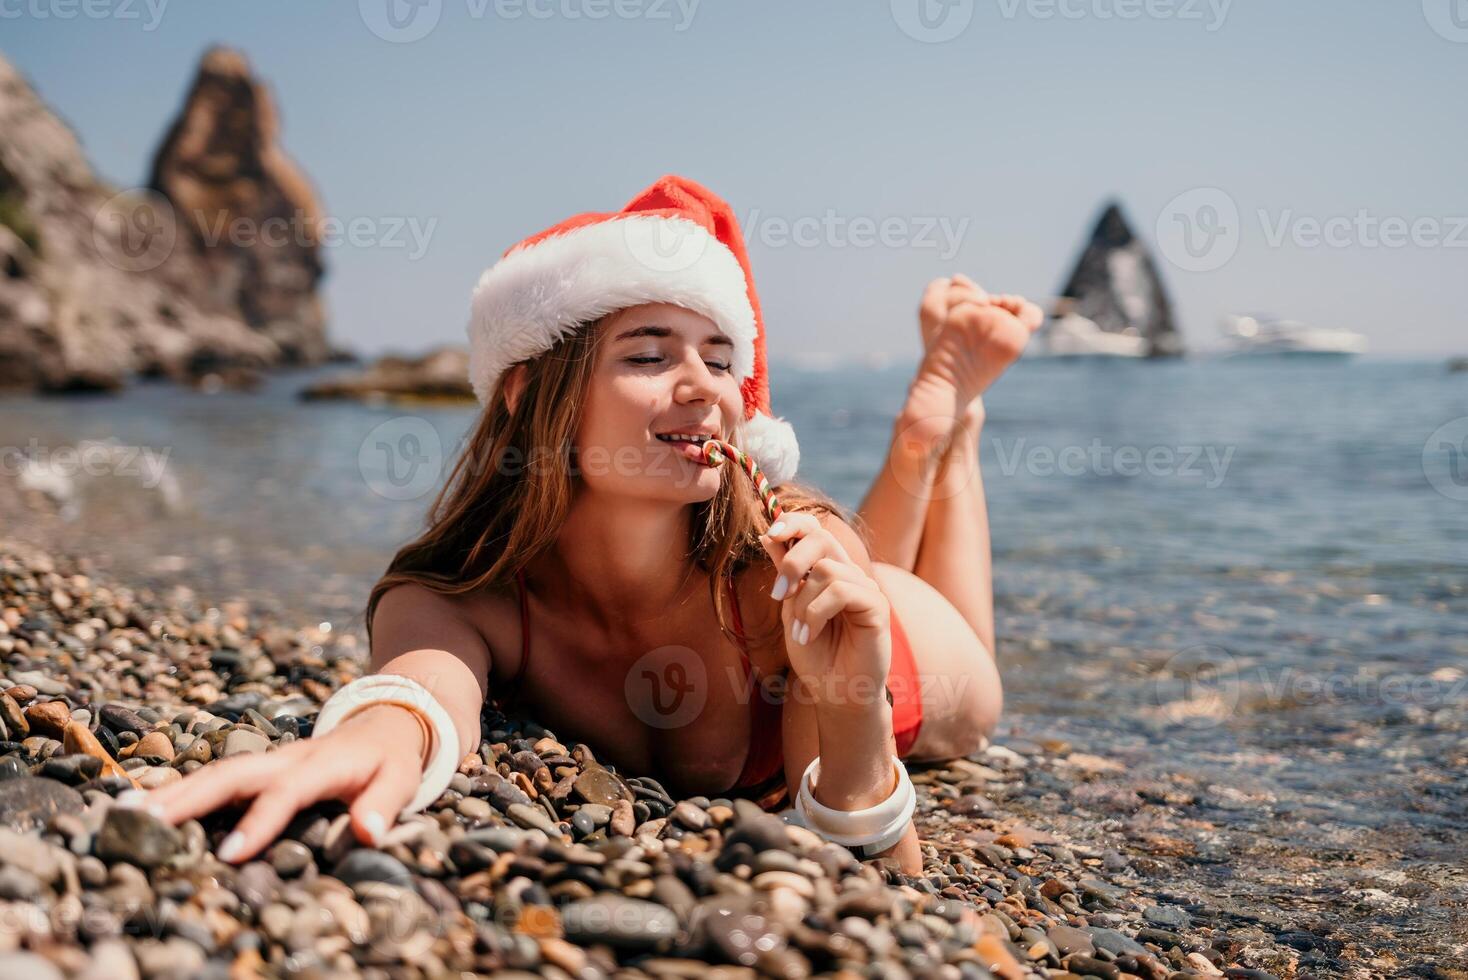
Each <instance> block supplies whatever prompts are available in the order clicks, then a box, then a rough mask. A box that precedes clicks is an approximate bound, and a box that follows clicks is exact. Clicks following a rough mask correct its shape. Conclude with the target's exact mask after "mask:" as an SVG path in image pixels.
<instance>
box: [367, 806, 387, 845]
mask: <svg viewBox="0 0 1468 980" xmlns="http://www.w3.org/2000/svg"><path fill="white" fill-rule="evenodd" d="M362 826H364V827H366V828H367V836H369V837H371V838H372V846H374V847H376V846H377V845H378V844H380V843H382V835H383V834H384V833H386V832H387V821H386V820H384V819H382V814H380V813H369V814H367V815H366V816H365V817H363V818H362Z"/></svg>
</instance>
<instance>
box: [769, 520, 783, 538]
mask: <svg viewBox="0 0 1468 980" xmlns="http://www.w3.org/2000/svg"><path fill="white" fill-rule="evenodd" d="M783 530H785V522H784V521H776V522H775V523H773V524H771V525H770V529H769V530H768V531H766V532H765V533H766V534H768V535H769V536H770V537H772V538H773V537H774V536H775V535H777V534H779V533H780V532H781V531H783Z"/></svg>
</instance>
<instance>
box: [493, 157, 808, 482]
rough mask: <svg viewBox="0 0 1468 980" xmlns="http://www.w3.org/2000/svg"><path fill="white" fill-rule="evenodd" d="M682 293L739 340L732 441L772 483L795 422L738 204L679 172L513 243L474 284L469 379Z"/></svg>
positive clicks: (784, 471) (791, 451) (791, 448)
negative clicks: (615, 203) (622, 203)
mask: <svg viewBox="0 0 1468 980" xmlns="http://www.w3.org/2000/svg"><path fill="white" fill-rule="evenodd" d="M642 303H672V304H674V305H677V306H681V307H684V308H685V309H689V310H692V311H694V312H695V313H701V314H703V315H704V316H706V317H708V318H709V319H710V320H713V321H714V323H716V324H717V325H718V327H719V329H720V330H722V331H723V332H724V333H726V334H727V335H728V336H729V338H730V339H731V340H732V341H733V342H734V353H733V358H732V360H731V365H730V370H731V372H732V373H733V375H734V377H735V378H736V379H737V380H738V381H739V387H740V392H741V394H742V395H743V398H744V413H743V414H744V417H743V419H742V420H741V422H740V424H739V426H738V427H737V428H736V429H735V431H734V432H733V433H732V435H733V439H732V441H733V442H734V444H735V445H736V446H739V447H740V448H741V449H743V450H744V451H745V452H747V453H749V455H751V456H752V457H754V460H755V462H757V463H759V465H760V468H761V469H762V470H764V472H765V476H766V477H767V478H768V479H769V481H770V483H771V484H775V485H778V484H780V483H784V482H786V481H788V480H790V479H791V478H792V477H794V476H795V471H796V467H797V466H798V465H799V462H800V446H799V445H798V444H797V442H796V439H795V430H794V429H793V428H792V427H791V425H790V423H788V422H786V421H785V420H784V419H779V418H775V417H773V416H772V415H771V413H770V387H769V374H768V371H767V370H766V362H765V325H764V318H763V317H762V316H761V315H760V306H759V297H758V296H757V295H756V294H755V290H754V276H753V275H752V274H751V273H750V269H749V256H748V255H747V254H746V253H745V250H744V238H743V236H742V235H741V234H740V232H739V223H738V222H737V221H736V220H735V218H734V211H733V209H732V208H730V207H729V205H728V204H727V203H726V202H725V201H724V200H722V199H721V198H720V197H718V195H716V194H714V193H713V192H712V191H710V190H708V189H707V188H705V187H702V186H701V185H699V184H696V183H694V182H693V181H691V180H689V179H688V178H686V177H678V176H675V175H672V174H669V175H667V176H664V177H660V178H658V180H657V181H656V182H655V183H654V184H653V185H652V186H651V187H649V188H647V189H646V190H644V191H642V192H641V193H640V194H638V195H637V196H636V197H634V198H633V199H632V200H631V201H630V202H628V204H627V206H626V207H624V208H622V210H620V211H614V212H610V213H598V212H588V213H586V214H578V215H576V216H575V217H572V218H567V219H566V220H565V221H562V222H561V223H559V224H557V225H554V226H553V227H550V228H547V229H546V230H545V231H542V232H539V233H537V234H535V235H532V236H530V237H529V238H527V239H525V240H524V241H522V242H520V243H518V244H516V245H514V246H512V247H511V248H510V249H509V250H508V251H506V252H505V253H504V255H503V256H502V257H501V258H500V260H499V261H498V262H496V263H495V264H494V265H492V266H490V267H489V268H488V269H487V270H485V272H484V274H483V275H481V276H480V277H479V282H478V284H477V285H476V286H475V287H474V295H473V299H472V302H471V315H470V319H469V326H468V332H469V381H470V383H471V384H472V385H473V387H474V394H475V395H476V396H477V397H478V399H479V401H480V403H481V404H486V403H488V401H489V398H490V396H491V394H492V393H493V392H494V387H495V384H496V383H497V382H498V381H499V378H500V376H501V375H502V374H504V372H505V371H506V370H507V369H508V368H509V367H510V366H511V365H513V364H515V363H517V362H519V361H523V360H526V359H528V358H532V357H536V356H538V355H540V354H543V353H545V352H546V351H548V350H550V349H551V347H553V346H554V345H555V344H556V342H557V341H558V340H560V339H561V338H562V337H565V336H567V335H568V334H570V333H571V332H572V331H574V330H577V329H578V328H581V327H583V326H585V325H586V324H587V323H588V322H590V321H592V320H596V319H598V318H600V317H602V316H605V315H606V314H608V313H612V312H615V311H617V310H621V309H626V308H627V307H629V306H637V305H639V304H642Z"/></svg>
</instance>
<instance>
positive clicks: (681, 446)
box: [654, 437, 703, 461]
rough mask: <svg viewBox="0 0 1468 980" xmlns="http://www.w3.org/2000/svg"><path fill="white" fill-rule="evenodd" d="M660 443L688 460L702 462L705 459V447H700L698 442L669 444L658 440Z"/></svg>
mask: <svg viewBox="0 0 1468 980" xmlns="http://www.w3.org/2000/svg"><path fill="white" fill-rule="evenodd" d="M654 438H656V437H654ZM658 442H660V443H662V444H663V445H665V446H667V447H668V448H669V449H671V450H673V451H674V452H676V453H678V454H679V455H680V456H683V457H685V458H686V459H695V460H700V461H701V460H702V459H703V446H701V445H699V444H698V443H696V442H681V441H680V442H667V441H665V440H663V439H658Z"/></svg>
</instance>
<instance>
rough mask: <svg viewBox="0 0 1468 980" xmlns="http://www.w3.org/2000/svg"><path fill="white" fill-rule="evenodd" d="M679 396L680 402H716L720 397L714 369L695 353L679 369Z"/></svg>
mask: <svg viewBox="0 0 1468 980" xmlns="http://www.w3.org/2000/svg"><path fill="white" fill-rule="evenodd" d="M677 388H678V390H677V394H678V399H679V400H680V401H715V400H716V399H717V398H718V397H719V389H718V379H717V377H716V376H715V374H714V369H713V368H711V367H709V366H708V365H707V364H705V363H704V361H703V358H702V357H700V356H699V355H698V352H697V351H695V352H693V354H692V355H691V356H689V357H685V358H684V359H683V363H682V364H681V365H680V366H679V368H678V382H677Z"/></svg>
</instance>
